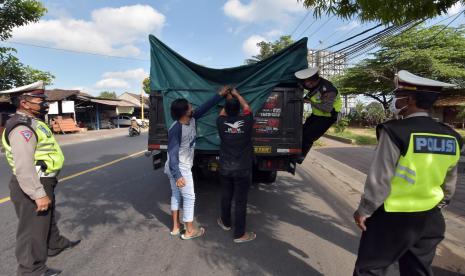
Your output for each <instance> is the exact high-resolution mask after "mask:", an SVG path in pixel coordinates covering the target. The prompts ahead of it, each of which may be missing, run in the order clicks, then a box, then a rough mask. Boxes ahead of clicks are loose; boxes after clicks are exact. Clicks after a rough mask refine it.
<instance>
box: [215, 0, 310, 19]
mask: <svg viewBox="0 0 465 276" xmlns="http://www.w3.org/2000/svg"><path fill="white" fill-rule="evenodd" d="M243 2H245V1H241V0H228V1H227V2H226V3H225V4H224V6H223V11H224V13H225V14H226V15H227V16H229V17H231V18H234V19H237V20H239V21H241V22H246V23H250V22H265V21H275V22H279V23H283V22H287V21H288V19H289V17H290V14H292V13H296V12H299V11H303V10H305V9H304V7H303V5H302V3H301V2H298V1H296V0H251V1H250V2H249V3H243Z"/></svg>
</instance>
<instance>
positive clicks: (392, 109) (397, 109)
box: [389, 97, 407, 116]
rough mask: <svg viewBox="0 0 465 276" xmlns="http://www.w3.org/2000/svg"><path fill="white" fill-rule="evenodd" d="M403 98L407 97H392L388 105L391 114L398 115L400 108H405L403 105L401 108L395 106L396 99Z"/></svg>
mask: <svg viewBox="0 0 465 276" xmlns="http://www.w3.org/2000/svg"><path fill="white" fill-rule="evenodd" d="M405 98H407V97H402V98H394V99H392V102H391V106H390V107H389V109H390V110H391V112H392V114H394V115H396V116H397V115H399V113H400V112H401V111H402V110H404V109H405V108H407V106H404V107H402V108H397V107H396V103H397V101H398V100H401V99H405Z"/></svg>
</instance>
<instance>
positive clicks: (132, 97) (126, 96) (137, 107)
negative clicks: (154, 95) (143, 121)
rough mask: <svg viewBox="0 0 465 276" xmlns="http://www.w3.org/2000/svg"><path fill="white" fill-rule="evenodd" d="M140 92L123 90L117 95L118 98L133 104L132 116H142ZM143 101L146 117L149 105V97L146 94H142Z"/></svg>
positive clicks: (145, 116) (146, 116)
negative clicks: (123, 91)
mask: <svg viewBox="0 0 465 276" xmlns="http://www.w3.org/2000/svg"><path fill="white" fill-rule="evenodd" d="M141 96H142V95H141V94H134V93H129V92H125V93H123V94H121V95H119V96H118V99H120V100H123V101H126V102H129V103H131V104H133V105H134V113H133V114H132V115H133V116H136V117H137V118H142V114H141V113H142V105H141ZM142 97H143V101H144V118H148V116H149V106H150V99H149V97H148V96H146V95H143V96H142Z"/></svg>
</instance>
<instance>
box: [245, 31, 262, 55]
mask: <svg viewBox="0 0 465 276" xmlns="http://www.w3.org/2000/svg"><path fill="white" fill-rule="evenodd" d="M262 41H268V40H267V39H266V38H265V37H263V36H261V35H252V36H250V37H249V38H247V39H246V40H245V41H244V43H243V44H242V51H243V52H244V53H245V54H246V55H247V56H255V55H257V54H259V53H260V48H259V47H258V46H257V43H259V42H262Z"/></svg>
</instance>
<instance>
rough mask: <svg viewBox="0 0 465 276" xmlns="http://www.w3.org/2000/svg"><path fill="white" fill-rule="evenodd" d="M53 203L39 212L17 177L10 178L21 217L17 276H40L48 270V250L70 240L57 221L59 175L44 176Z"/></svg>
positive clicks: (57, 248)
mask: <svg viewBox="0 0 465 276" xmlns="http://www.w3.org/2000/svg"><path fill="white" fill-rule="evenodd" d="M40 181H41V183H42V185H44V188H45V192H46V193H47V196H48V197H49V198H50V200H52V206H51V208H49V209H48V210H47V211H45V212H36V210H37V205H36V203H35V201H34V200H32V199H31V198H30V197H29V196H27V195H26V194H25V193H24V192H23V191H22V190H21V188H20V187H19V183H18V180H17V179H16V177H15V176H13V177H12V179H11V181H10V194H11V201H12V202H13V205H14V207H15V211H16V215H17V217H18V220H19V222H18V230H17V232H16V259H17V261H18V271H17V274H18V275H41V274H42V273H43V272H44V271H45V270H46V269H47V266H46V265H45V263H46V261H47V255H48V252H49V251H50V252H53V251H57V250H60V249H62V248H65V247H67V246H68V244H69V240H68V239H66V238H65V237H63V236H61V235H60V231H59V230H58V227H57V223H56V220H55V193H54V190H55V186H56V184H57V179H56V178H41V179H40Z"/></svg>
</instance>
